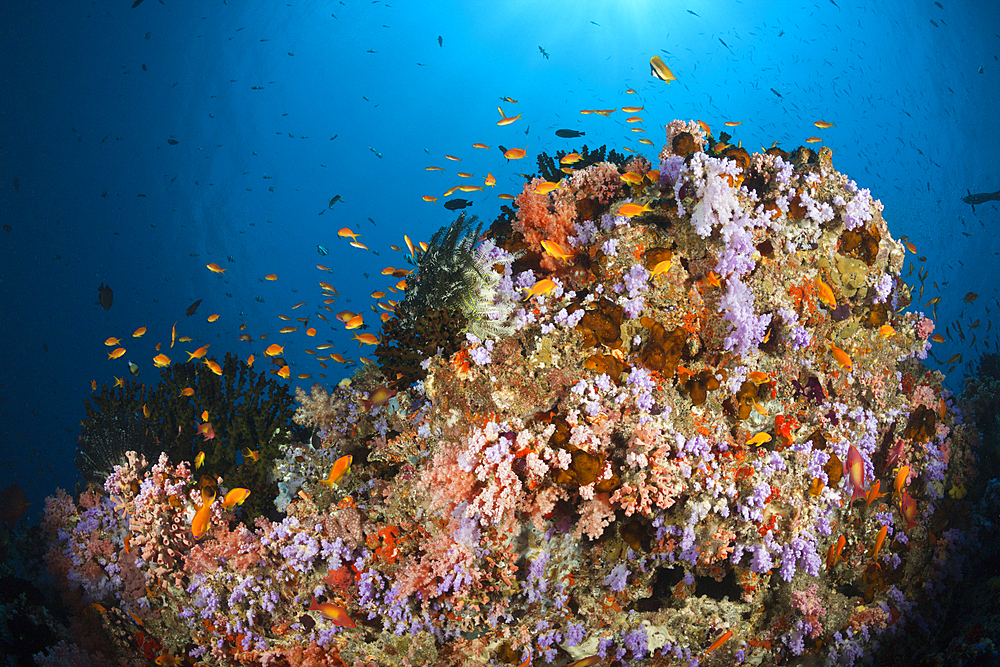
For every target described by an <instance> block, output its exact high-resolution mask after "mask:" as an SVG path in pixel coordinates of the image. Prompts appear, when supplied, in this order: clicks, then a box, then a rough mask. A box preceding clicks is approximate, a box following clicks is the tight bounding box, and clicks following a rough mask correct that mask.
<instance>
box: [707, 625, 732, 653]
mask: <svg viewBox="0 0 1000 667" xmlns="http://www.w3.org/2000/svg"><path fill="white" fill-rule="evenodd" d="M732 636H733V631H732V630H727V631H726V632H724V633H722V635H721V636H720V637H719V638H718V639H716V640H715V641H714V642H712V645H711V646H709V647H708V648H707V649H705V653H711V652H712V651H714V650H715V649H717V648H719V647H720V646H722V645H723V644H725V643H726V642H727V641H729V638H730V637H732Z"/></svg>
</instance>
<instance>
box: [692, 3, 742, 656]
mask: <svg viewBox="0 0 1000 667" xmlns="http://www.w3.org/2000/svg"><path fill="white" fill-rule="evenodd" d="M688 11H689V12H691V10H690V9H689V10H688ZM691 13H692V14H694V12H691ZM695 16H697V14H695ZM732 636H733V631H732V630H726V631H725V632H724V633H722V635H721V636H720V637H719V638H718V639H716V640H715V641H714V642H712V645H711V646H709V647H708V648H707V649H705V653H711V652H712V651H714V650H715V649H717V648H719V647H720V646H722V645H723V644H725V643H726V642H727V641H729V638H730V637H732Z"/></svg>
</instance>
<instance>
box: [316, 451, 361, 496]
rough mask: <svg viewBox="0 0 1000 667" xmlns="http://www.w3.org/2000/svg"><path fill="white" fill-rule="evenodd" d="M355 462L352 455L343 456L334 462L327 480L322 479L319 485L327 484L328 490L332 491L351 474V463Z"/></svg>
mask: <svg viewBox="0 0 1000 667" xmlns="http://www.w3.org/2000/svg"><path fill="white" fill-rule="evenodd" d="M353 460H354V457H352V456H350V455H347V456H341V457H340V458H339V459H337V460H336V461H335V462H334V464H333V467H332V468H330V474H329V475H327V477H326V479H321V480H320V481H319V483H320V484H325V485H326V486H327V488H330V489H332V488H333V485H334V484H338V483H339V482H340V480H341V479H343V477H344V475H346V474H348V473H349V472H351V461H353Z"/></svg>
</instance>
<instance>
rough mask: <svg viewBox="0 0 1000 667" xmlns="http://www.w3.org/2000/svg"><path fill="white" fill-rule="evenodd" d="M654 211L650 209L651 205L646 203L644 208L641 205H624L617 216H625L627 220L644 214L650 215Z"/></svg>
mask: <svg viewBox="0 0 1000 667" xmlns="http://www.w3.org/2000/svg"><path fill="white" fill-rule="evenodd" d="M652 210H653V209H651V208H650V207H649V203H648V202H647V203H645V204H643V205H642V206H640V205H639V204H622V205H621V206H620V207H619V208H618V210H617V211H616V214H617V215H623V216H625V217H626V218H634V217H635V216H637V215H640V214H642V213H650V212H652Z"/></svg>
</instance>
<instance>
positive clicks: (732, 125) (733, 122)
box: [723, 120, 743, 127]
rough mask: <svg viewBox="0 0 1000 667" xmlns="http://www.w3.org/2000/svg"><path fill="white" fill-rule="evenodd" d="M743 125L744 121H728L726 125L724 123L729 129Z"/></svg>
mask: <svg viewBox="0 0 1000 667" xmlns="http://www.w3.org/2000/svg"><path fill="white" fill-rule="evenodd" d="M742 124H743V121H742V120H737V121H732V120H727V121H726V122H725V123H723V125H725V126H727V127H736V126H737V125H742Z"/></svg>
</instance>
